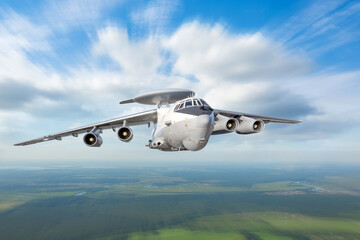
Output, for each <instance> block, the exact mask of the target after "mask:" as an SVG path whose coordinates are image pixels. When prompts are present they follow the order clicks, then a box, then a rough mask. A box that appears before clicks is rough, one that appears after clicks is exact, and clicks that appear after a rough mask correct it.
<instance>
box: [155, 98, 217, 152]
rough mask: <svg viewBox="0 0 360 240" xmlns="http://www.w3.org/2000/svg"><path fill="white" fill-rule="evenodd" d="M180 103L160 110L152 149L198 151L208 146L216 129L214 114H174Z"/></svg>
mask: <svg viewBox="0 0 360 240" xmlns="http://www.w3.org/2000/svg"><path fill="white" fill-rule="evenodd" d="M189 99H191V98H189ZM179 102H180V101H179ZM179 102H176V103H175V104H174V105H172V106H169V107H161V108H158V112H157V114H158V118H157V119H158V121H157V127H156V129H155V132H154V138H153V139H152V144H151V148H155V149H159V150H163V151H177V150H191V151H198V150H201V149H202V148H204V147H205V146H206V144H207V142H208V140H209V137H210V135H211V133H212V130H213V127H214V114H213V113H211V114H210V115H208V114H203V115H199V116H196V115H192V114H186V113H179V112H174V108H175V106H176V105H177V104H178V103H179ZM197 107H200V106H197Z"/></svg>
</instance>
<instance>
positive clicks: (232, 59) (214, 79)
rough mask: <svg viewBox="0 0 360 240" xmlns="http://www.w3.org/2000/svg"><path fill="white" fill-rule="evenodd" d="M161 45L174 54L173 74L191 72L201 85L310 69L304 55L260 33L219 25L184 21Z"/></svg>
mask: <svg viewBox="0 0 360 240" xmlns="http://www.w3.org/2000/svg"><path fill="white" fill-rule="evenodd" d="M165 47H167V48H168V49H169V51H170V52H171V53H173V54H174V55H175V57H174V58H176V60H175V62H174V68H173V71H174V73H177V74H181V75H185V76H186V75H192V76H194V77H195V78H196V79H197V80H198V81H199V82H200V84H204V85H205V86H208V85H209V84H212V85H214V84H219V83H220V82H225V81H226V82H229V81H231V82H249V81H254V80H255V81H256V80H257V81H259V80H264V79H285V78H291V77H294V76H298V75H302V74H305V73H307V72H308V71H309V70H310V68H311V67H310V66H311V65H310V64H311V61H310V60H309V59H308V58H306V57H305V56H301V55H300V56H299V55H297V54H292V53H291V52H289V51H286V50H285V49H284V48H283V46H281V45H278V44H276V43H275V42H273V41H271V40H270V39H268V38H266V37H264V36H263V35H262V34H261V33H255V34H236V35H234V34H231V33H229V32H228V31H227V30H226V29H224V27H223V26H221V25H214V26H210V25H205V24H200V23H198V22H191V23H188V24H185V25H183V26H181V27H180V28H179V29H178V30H177V31H176V32H175V33H174V34H173V35H172V36H171V37H170V38H169V39H168V40H167V41H166V42H165Z"/></svg>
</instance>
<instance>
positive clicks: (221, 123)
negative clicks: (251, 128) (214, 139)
mask: <svg viewBox="0 0 360 240" xmlns="http://www.w3.org/2000/svg"><path fill="white" fill-rule="evenodd" d="M216 119H217V120H216V121H215V125H214V130H213V133H212V134H222V133H227V132H234V131H235V130H236V129H237V127H238V124H239V122H238V121H237V120H236V119H235V118H229V117H225V116H223V115H220V114H218V115H217V116H216Z"/></svg>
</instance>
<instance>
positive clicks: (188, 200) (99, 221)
mask: <svg viewBox="0 0 360 240" xmlns="http://www.w3.org/2000/svg"><path fill="white" fill-rule="evenodd" d="M358 170H359V168H357V169H356V168H354V167H351V168H343V169H342V168H336V169H333V168H320V169H296V170H282V169H279V168H264V169H256V168H234V167H232V168H225V167H215V168H211V167H208V168H203V167H201V168H168V169H167V168H126V169H47V170H31V171H30V170H6V171H5V170H1V171H0V239H98V240H100V239H101V240H104V239H129V240H134V239H144V240H147V239H170V240H171V239H173V240H178V239H197V240H198V239H200V240H201V239H207V240H211V239H224V240H227V239H231V240H232V239H255V240H257V239H260V240H261V239H264V240H265V239H270V240H271V239H279V240H288V239H305V240H306V239H314V240H318V239H346V240H347V239H360V189H359V185H358V182H360V177H359V174H358V172H359V171H358Z"/></svg>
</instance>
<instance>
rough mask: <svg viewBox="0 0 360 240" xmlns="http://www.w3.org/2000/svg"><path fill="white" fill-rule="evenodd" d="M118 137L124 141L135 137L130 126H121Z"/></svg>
mask: <svg viewBox="0 0 360 240" xmlns="http://www.w3.org/2000/svg"><path fill="white" fill-rule="evenodd" d="M117 136H118V138H119V139H120V140H121V141H123V142H130V141H131V139H132V138H133V136H134V135H133V131H132V130H131V128H129V127H125V126H124V127H121V128H119V130H118V131H117Z"/></svg>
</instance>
